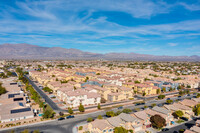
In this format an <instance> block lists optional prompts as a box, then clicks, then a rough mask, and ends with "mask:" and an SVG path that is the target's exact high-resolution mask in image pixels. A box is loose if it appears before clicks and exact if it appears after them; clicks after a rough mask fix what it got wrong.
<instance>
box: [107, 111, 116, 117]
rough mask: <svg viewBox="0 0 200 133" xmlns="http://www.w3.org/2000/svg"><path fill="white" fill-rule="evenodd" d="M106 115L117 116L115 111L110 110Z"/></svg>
mask: <svg viewBox="0 0 200 133" xmlns="http://www.w3.org/2000/svg"><path fill="white" fill-rule="evenodd" d="M106 116H107V117H113V116H115V113H114V112H113V111H108V112H106Z"/></svg>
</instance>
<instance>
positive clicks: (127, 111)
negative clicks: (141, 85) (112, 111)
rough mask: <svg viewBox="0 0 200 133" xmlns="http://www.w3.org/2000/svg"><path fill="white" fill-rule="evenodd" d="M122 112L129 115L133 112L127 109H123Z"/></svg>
mask: <svg viewBox="0 0 200 133" xmlns="http://www.w3.org/2000/svg"><path fill="white" fill-rule="evenodd" d="M122 112H123V113H126V114H128V113H130V112H132V110H131V109H127V108H126V109H123V110H122Z"/></svg>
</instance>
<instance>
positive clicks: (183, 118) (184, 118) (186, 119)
mask: <svg viewBox="0 0 200 133" xmlns="http://www.w3.org/2000/svg"><path fill="white" fill-rule="evenodd" d="M180 119H182V120H184V121H188V118H186V117H180Z"/></svg>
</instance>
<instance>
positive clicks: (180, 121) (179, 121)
mask: <svg viewBox="0 0 200 133" xmlns="http://www.w3.org/2000/svg"><path fill="white" fill-rule="evenodd" d="M183 122H184V120H178V121H176V123H178V124H180V123H183Z"/></svg>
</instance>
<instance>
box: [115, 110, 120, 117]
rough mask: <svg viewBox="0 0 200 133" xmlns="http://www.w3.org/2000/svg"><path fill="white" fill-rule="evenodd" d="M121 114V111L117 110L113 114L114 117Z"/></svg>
mask: <svg viewBox="0 0 200 133" xmlns="http://www.w3.org/2000/svg"><path fill="white" fill-rule="evenodd" d="M121 113H122V111H119V110H118V111H117V112H115V114H114V115H115V116H118V115H119V114H121Z"/></svg>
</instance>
